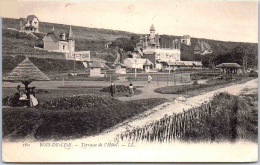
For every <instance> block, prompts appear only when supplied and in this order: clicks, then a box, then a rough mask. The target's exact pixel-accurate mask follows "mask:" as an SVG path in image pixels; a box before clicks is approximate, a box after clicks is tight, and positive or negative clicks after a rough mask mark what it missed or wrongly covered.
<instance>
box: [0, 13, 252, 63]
mask: <svg viewBox="0 0 260 165" xmlns="http://www.w3.org/2000/svg"><path fill="white" fill-rule="evenodd" d="M2 20H3V23H2V26H3V35H2V37H3V55H23V54H37V55H38V54H39V55H49V56H51V55H56V56H59V55H61V54H59V53H49V52H44V51H38V50H37V51H36V50H35V49H34V48H33V46H34V45H39V46H41V45H42V41H41V40H37V39H35V38H33V37H30V36H27V35H25V34H22V33H18V32H16V31H12V30H8V29H7V28H18V26H19V20H18V19H12V18H3V19H2ZM53 26H54V27H55V29H56V30H58V31H60V32H67V31H68V29H69V25H63V24H54V23H47V22H40V31H41V32H44V33H46V32H48V31H50V30H52V28H53ZM72 29H73V33H74V36H75V42H76V46H75V49H76V51H83V50H85V51H86V50H87V51H91V56H92V57H97V58H102V59H105V60H107V61H110V62H113V61H114V60H115V58H116V53H115V51H116V49H115V48H116V47H121V48H123V49H124V51H125V53H124V55H123V57H127V54H128V53H127V52H129V51H132V50H133V49H134V47H135V43H136V42H138V39H139V36H140V34H134V33H130V32H125V31H116V30H108V29H97V28H88V27H80V26H72ZM148 32H149V31H148V30H147V33H148ZM160 33H163V32H160ZM41 36H43V35H42V34H39V37H41ZM160 37H161V42H162V43H167V45H169V44H170V43H172V40H173V39H180V38H181V36H174V35H160ZM200 40H201V41H206V42H208V44H209V45H210V46H211V47H212V49H213V53H212V54H210V55H206V56H194V54H193V49H194V47H195V45H196V43H197V41H198V38H191V46H187V45H184V44H181V59H182V60H202V62H203V64H204V65H206V66H207V65H208V63H209V61H211V62H214V63H215V64H218V63H221V62H238V63H239V64H242V61H241V57H242V56H243V54H241V52H238V51H237V50H247V52H249V54H248V56H249V57H250V58H249V66H250V65H256V64H255V62H254V61H255V60H256V59H257V43H240V42H224V41H217V40H208V39H201V38H200ZM108 42H112V45H111V46H110V47H109V48H106V47H105V44H106V43H108Z"/></svg>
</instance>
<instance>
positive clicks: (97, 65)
mask: <svg viewBox="0 0 260 165" xmlns="http://www.w3.org/2000/svg"><path fill="white" fill-rule="evenodd" d="M89 68H105V66H104V65H103V63H102V62H97V61H93V62H90V63H89Z"/></svg>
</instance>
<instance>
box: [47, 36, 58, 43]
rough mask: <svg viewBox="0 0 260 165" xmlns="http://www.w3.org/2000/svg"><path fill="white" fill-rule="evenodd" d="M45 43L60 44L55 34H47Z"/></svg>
mask: <svg viewBox="0 0 260 165" xmlns="http://www.w3.org/2000/svg"><path fill="white" fill-rule="evenodd" d="M43 41H44V42H55V43H56V42H59V39H58V38H57V37H56V36H55V35H54V34H46V36H45V37H44V38H43Z"/></svg>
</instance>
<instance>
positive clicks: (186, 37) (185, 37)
mask: <svg viewBox="0 0 260 165" xmlns="http://www.w3.org/2000/svg"><path fill="white" fill-rule="evenodd" d="M188 38H190V36H189V35H184V36H182V39H188Z"/></svg>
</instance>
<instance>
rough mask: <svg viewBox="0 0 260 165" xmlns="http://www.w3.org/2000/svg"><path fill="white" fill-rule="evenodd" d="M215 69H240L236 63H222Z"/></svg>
mask: <svg viewBox="0 0 260 165" xmlns="http://www.w3.org/2000/svg"><path fill="white" fill-rule="evenodd" d="M216 67H217V68H232V69H238V68H241V66H240V65H239V64H237V63H222V64H219V65H217V66H216Z"/></svg>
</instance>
